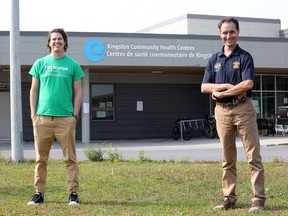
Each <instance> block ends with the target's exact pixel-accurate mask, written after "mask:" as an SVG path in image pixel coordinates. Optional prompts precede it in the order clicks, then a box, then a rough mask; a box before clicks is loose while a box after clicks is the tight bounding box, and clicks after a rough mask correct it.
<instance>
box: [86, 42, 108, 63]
mask: <svg viewBox="0 0 288 216" xmlns="http://www.w3.org/2000/svg"><path fill="white" fill-rule="evenodd" d="M105 54H106V52H105V46H104V44H103V43H102V42H101V41H99V40H90V41H88V42H87V43H86V45H85V47H84V55H85V56H86V58H87V59H89V60H90V61H92V62H99V61H101V60H102V59H103V58H104V56H105Z"/></svg>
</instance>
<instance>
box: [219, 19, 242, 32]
mask: <svg viewBox="0 0 288 216" xmlns="http://www.w3.org/2000/svg"><path fill="white" fill-rule="evenodd" d="M229 22H233V23H234V24H235V26H236V29H237V31H239V22H238V20H237V19H235V18H233V17H226V18H224V19H222V20H221V21H220V22H219V23H218V28H219V30H221V26H222V24H223V23H229Z"/></svg>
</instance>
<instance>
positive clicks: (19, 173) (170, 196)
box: [0, 160, 288, 216]
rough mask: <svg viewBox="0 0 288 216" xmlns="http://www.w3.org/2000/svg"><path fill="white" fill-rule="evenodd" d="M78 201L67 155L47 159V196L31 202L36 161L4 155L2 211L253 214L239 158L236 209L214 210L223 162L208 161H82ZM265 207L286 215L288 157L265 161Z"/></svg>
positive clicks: (247, 180) (244, 168) (0, 190)
mask: <svg viewBox="0 0 288 216" xmlns="http://www.w3.org/2000/svg"><path fill="white" fill-rule="evenodd" d="M79 168H80V188H79V191H78V193H79V199H80V202H81V205H80V206H78V207H75V206H68V194H67V192H66V182H65V180H66V169H65V165H64V163H63V161H58V160H51V161H49V165H48V179H47V181H48V182H47V191H46V194H45V202H44V203H43V204H41V205H38V206H27V202H28V201H30V199H31V197H32V195H33V193H34V189H33V180H34V179H33V175H34V162H33V161H27V162H24V163H13V162H10V161H5V160H1V161H0V215H57V216H58V215H81V216H82V215H125V216H127V215H161V216H162V215H250V214H249V213H248V209H249V207H250V205H251V195H252V191H251V185H250V170H249V168H248V165H247V164H246V163H244V162H240V163H238V176H239V182H238V185H237V192H238V202H237V208H236V209H235V210H228V211H219V210H218V211H215V210H213V207H214V206H215V205H216V204H218V203H219V202H220V201H221V200H222V197H221V195H222V192H221V175H222V170H221V165H220V163H219V162H218V163H208V162H197V163H188V162H182V163H181V162H175V161H170V162H165V161H162V162H159V161H153V162H149V161H134V162H132V161H124V162H111V161H104V162H91V161H82V162H79ZM265 168H266V192H267V202H266V210H265V211H263V212H261V213H257V215H273V216H274V215H288V197H287V195H288V179H287V177H288V176H287V163H283V162H275V161H274V162H266V163H265Z"/></svg>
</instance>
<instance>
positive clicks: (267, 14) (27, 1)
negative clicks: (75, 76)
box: [0, 0, 288, 33]
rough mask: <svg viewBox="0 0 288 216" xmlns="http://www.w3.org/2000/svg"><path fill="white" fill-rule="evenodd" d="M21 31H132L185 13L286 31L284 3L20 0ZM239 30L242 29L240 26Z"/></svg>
mask: <svg viewBox="0 0 288 216" xmlns="http://www.w3.org/2000/svg"><path fill="white" fill-rule="evenodd" d="M11 1H12V0H1V1H0V8H1V13H0V31H1V30H2V31H3V30H6V31H7V30H9V29H10V20H11V18H10V17H11V7H10V3H11ZM19 2H20V3H19V4H20V30H21V31H49V30H50V29H52V28H55V27H60V28H64V29H65V30H66V31H79V32H81V31H83V32H129V33H131V32H135V31H137V30H140V29H143V28H146V27H149V26H151V25H154V24H157V23H160V22H163V21H166V20H169V19H172V18H175V17H178V16H182V15H185V14H205V15H223V16H237V17H253V18H270V19H280V20H281V28H282V29H286V28H288V12H287V7H286V6H285V5H284V4H286V3H285V1H284V0H274V1H272V0H271V1H268V0H241V1H235V0H234V1H232V0H217V1H216V0H176V1H167V0H105V1H98V0H81V1H78V0H49V1H45V0H19ZM240 28H241V26H240Z"/></svg>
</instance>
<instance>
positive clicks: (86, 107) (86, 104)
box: [83, 103, 90, 113]
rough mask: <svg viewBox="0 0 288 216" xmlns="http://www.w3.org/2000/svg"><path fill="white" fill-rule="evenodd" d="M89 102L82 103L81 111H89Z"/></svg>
mask: <svg viewBox="0 0 288 216" xmlns="http://www.w3.org/2000/svg"><path fill="white" fill-rule="evenodd" d="M89 112H90V110H89V103H83V113H89Z"/></svg>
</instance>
